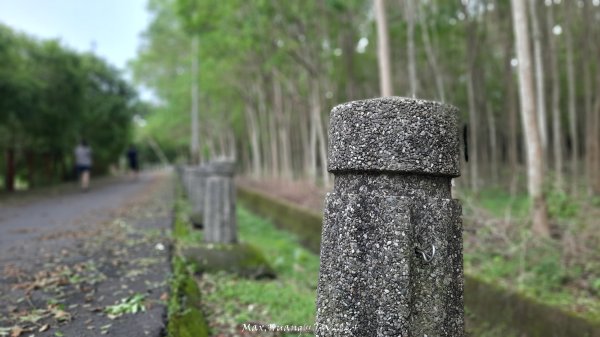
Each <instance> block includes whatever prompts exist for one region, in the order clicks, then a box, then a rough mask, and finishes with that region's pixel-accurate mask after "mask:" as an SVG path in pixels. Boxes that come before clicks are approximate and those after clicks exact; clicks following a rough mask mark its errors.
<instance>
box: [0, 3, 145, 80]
mask: <svg viewBox="0 0 600 337" xmlns="http://www.w3.org/2000/svg"><path fill="white" fill-rule="evenodd" d="M145 6H146V0H0V22H2V23H4V24H6V25H9V26H11V27H12V28H14V29H16V30H19V31H22V32H25V33H28V34H30V35H33V36H36V37H39V38H59V39H60V40H61V41H62V43H63V44H64V45H67V46H69V47H71V48H74V49H76V50H79V51H89V50H91V49H92V45H94V44H95V53H96V54H97V55H99V56H101V57H103V58H104V59H106V60H107V61H108V62H109V63H111V64H113V65H115V66H117V67H118V68H120V69H124V68H125V65H126V63H127V61H128V60H130V59H132V58H134V57H135V55H136V51H137V47H138V43H139V35H140V33H141V32H142V31H143V30H144V29H145V28H146V26H147V24H148V22H149V20H150V17H149V14H148V13H147V12H146V10H145Z"/></svg>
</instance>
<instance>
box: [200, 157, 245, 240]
mask: <svg viewBox="0 0 600 337" xmlns="http://www.w3.org/2000/svg"><path fill="white" fill-rule="evenodd" d="M234 171H235V164H234V162H232V161H216V162H211V163H208V164H207V165H205V166H203V167H202V172H203V174H204V175H205V178H204V179H205V181H204V184H205V185H204V186H205V188H204V207H203V208H204V209H203V210H202V211H203V212H202V213H203V225H204V241H205V242H207V243H236V242H237V224H236V218H235V186H234V181H233V174H234Z"/></svg>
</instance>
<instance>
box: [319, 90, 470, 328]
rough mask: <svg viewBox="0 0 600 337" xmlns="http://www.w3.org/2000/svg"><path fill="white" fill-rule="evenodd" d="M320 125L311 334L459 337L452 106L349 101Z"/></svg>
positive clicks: (459, 258) (455, 114)
mask: <svg viewBox="0 0 600 337" xmlns="http://www.w3.org/2000/svg"><path fill="white" fill-rule="evenodd" d="M329 127H330V132H329V171H330V172H332V173H333V174H334V175H335V183H334V189H333V192H331V193H329V194H328V195H327V198H326V205H325V214H324V224H323V233H322V240H321V267H320V273H319V285H318V291H317V328H316V336H319V337H326V336H328V337H329V336H335V337H342V336H344V337H348V336H355V337H366V336H369V337H371V336H396V337H397V336H402V337H409V336H410V337H450V336H452V337H463V336H464V309H463V265H462V221H461V206H460V204H459V203H458V201H456V200H453V199H452V197H451V189H450V187H451V179H452V178H453V177H457V176H459V175H460V167H459V165H460V161H459V138H458V137H459V136H458V132H459V130H458V111H457V109H456V108H454V107H452V106H450V105H445V104H441V103H437V102H431V101H424V100H417V99H407V98H400V97H386V98H378V99H370V100H364V101H355V102H350V103H346V104H342V105H339V106H336V107H335V108H334V109H333V110H332V112H331V116H330V125H329Z"/></svg>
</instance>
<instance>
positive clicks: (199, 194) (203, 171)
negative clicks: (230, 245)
mask: <svg viewBox="0 0 600 337" xmlns="http://www.w3.org/2000/svg"><path fill="white" fill-rule="evenodd" d="M207 170H208V171H207ZM207 172H210V170H209V169H208V168H207V164H203V165H199V166H196V167H194V168H193V169H192V170H191V173H190V185H191V188H190V192H189V200H190V203H191V205H192V217H193V218H197V219H194V220H196V221H202V214H204V199H205V195H206V175H207ZM195 225H201V223H195Z"/></svg>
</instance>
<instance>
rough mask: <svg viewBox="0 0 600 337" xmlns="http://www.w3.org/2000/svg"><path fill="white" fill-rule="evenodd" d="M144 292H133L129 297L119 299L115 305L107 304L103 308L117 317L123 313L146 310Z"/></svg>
mask: <svg viewBox="0 0 600 337" xmlns="http://www.w3.org/2000/svg"><path fill="white" fill-rule="evenodd" d="M145 299H146V296H145V295H144V294H134V295H131V296H130V297H127V298H123V299H121V300H120V301H119V302H118V303H116V304H115V305H109V306H107V307H106V308H105V309H104V312H106V313H107V314H108V315H109V316H112V317H119V316H121V315H123V314H137V313H138V312H142V311H146V305H145V304H144V301H145Z"/></svg>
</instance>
